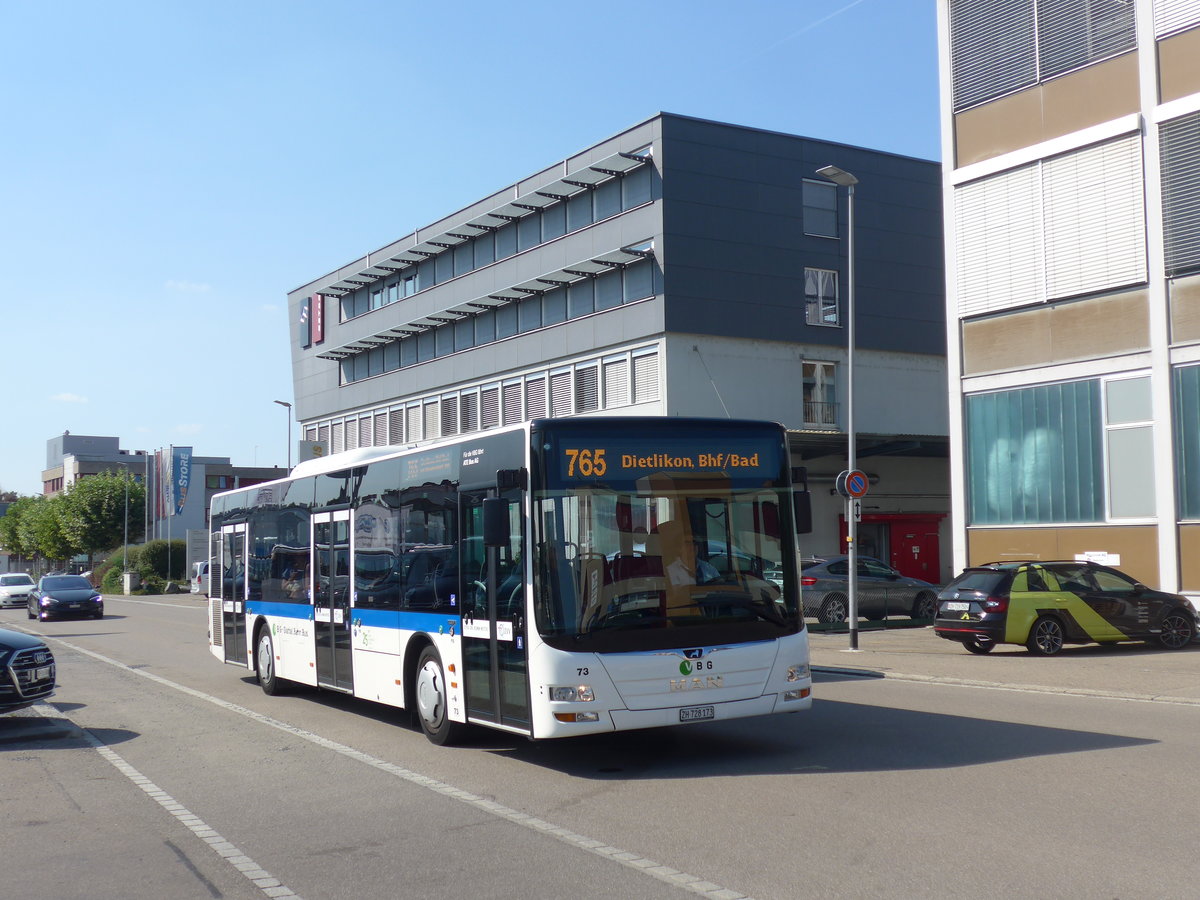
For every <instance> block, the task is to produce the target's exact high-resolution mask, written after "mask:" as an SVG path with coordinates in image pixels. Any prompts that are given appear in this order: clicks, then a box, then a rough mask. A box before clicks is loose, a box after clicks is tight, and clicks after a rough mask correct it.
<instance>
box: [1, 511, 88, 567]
mask: <svg viewBox="0 0 1200 900" xmlns="http://www.w3.org/2000/svg"><path fill="white" fill-rule="evenodd" d="M65 504H66V500H65V495H63V494H55V495H54V496H53V497H35V498H34V503H32V504H31V505H30V507H29V508H28V509H27V510H25V511H24V512H23V513H22V515H21V519H20V521H19V522H18V524H17V530H18V532H19V534H20V541H21V544H22V546H24V547H32V548H33V549H34V551H35V552H36V553H40V554H41V555H42V556H44V557H46V559H52V560H56V561H59V562H66V561H67V560H68V559H70V558H71V557H72V556H74V555H75V554H76V553H79V552H81V551H80V548H79V547H78V546H76V545H75V544H73V543H71V539H70V537H69V536H68V535H67V534H66V531H65V529H64V528H63V520H64V515H63V514H64V511H65V510H64V507H65ZM11 508H12V507H9V509H11Z"/></svg>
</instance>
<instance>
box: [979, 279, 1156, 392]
mask: <svg viewBox="0 0 1200 900" xmlns="http://www.w3.org/2000/svg"><path fill="white" fill-rule="evenodd" d="M1149 342H1150V325H1149V316H1148V311H1147V295H1146V291H1145V290H1141V289H1139V290H1136V291H1127V292H1126V293H1123V294H1113V295H1109V296H1105V297H1094V298H1092V299H1089V300H1077V301H1074V302H1069V303H1059V304H1057V305H1054V306H1042V307H1038V308H1037V309H1028V310H1022V311H1020V312H1014V313H1009V314H1007V315H1000V316H995V317H993V318H989V319H977V320H975V321H971V322H964V323H963V326H962V353H963V374H964V375H979V374H981V373H983V372H1002V371H1006V370H1012V369H1025V368H1029V367H1030V366H1035V365H1047V364H1050V363H1057V362H1068V361H1071V360H1079V359H1093V358H1096V357H1099V356H1108V355H1111V354H1114V353H1128V352H1131V351H1136V350H1144V349H1145V348H1146V347H1148V346H1149Z"/></svg>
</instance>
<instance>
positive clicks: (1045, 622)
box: [1025, 616, 1064, 656]
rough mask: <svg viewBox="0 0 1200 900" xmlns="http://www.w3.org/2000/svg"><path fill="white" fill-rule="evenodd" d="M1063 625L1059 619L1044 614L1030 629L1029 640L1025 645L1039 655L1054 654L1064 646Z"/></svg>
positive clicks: (1031, 651)
mask: <svg viewBox="0 0 1200 900" xmlns="http://www.w3.org/2000/svg"><path fill="white" fill-rule="evenodd" d="M1063 638H1064V635H1063V627H1062V623H1061V622H1059V621H1058V619H1055V618H1052V617H1050V616H1042V617H1041V618H1040V619H1038V620H1037V621H1036V622H1034V623H1033V627H1032V628H1031V629H1029V640H1027V641H1026V642H1025V646H1026V647H1028V648H1029V652H1030V653H1036V654H1037V655H1038V656H1053V655H1054V654H1055V653H1057V652H1058V651H1059V650H1061V649H1062V648H1063Z"/></svg>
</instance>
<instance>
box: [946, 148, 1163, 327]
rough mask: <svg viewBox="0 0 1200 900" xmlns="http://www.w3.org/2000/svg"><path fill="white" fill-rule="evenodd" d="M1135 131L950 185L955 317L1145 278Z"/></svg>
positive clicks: (1143, 224) (1142, 207)
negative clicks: (1028, 163) (967, 182)
mask: <svg viewBox="0 0 1200 900" xmlns="http://www.w3.org/2000/svg"><path fill="white" fill-rule="evenodd" d="M1141 154H1142V151H1141V138H1140V135H1137V134H1132V135H1128V136H1125V137H1120V138H1117V139H1115V140H1112V141H1106V142H1104V143H1101V144H1094V145H1092V146H1090V147H1084V148H1082V149H1080V150H1076V151H1072V152H1070V153H1064V154H1062V155H1061V156H1055V157H1051V158H1049V159H1045V160H1041V161H1039V162H1036V163H1033V164H1032V165H1028V166H1021V167H1020V168H1016V169H1011V170H1009V171H1007V172H1000V173H998V174H996V175H993V176H990V177H988V178H982V179H980V180H979V181H973V182H970V183H969V184H964V185H960V186H959V187H957V188H955V192H954V218H955V223H956V228H955V241H956V250H957V253H956V270H955V279H956V289H957V295H958V311H959V315H961V316H971V315H977V314H980V313H986V312H993V311H996V310H1001V309H1009V308H1012V307H1015V306H1021V305H1024V304H1027V303H1037V302H1043V301H1046V300H1057V299H1063V298H1066V297H1072V296H1080V295H1083V294H1088V293H1095V292H1098V291H1106V290H1113V289H1115V288H1119V287H1125V286H1128V285H1133V284H1140V283H1143V282H1145V280H1146V214H1145V200H1144V193H1143V189H1142V155H1141Z"/></svg>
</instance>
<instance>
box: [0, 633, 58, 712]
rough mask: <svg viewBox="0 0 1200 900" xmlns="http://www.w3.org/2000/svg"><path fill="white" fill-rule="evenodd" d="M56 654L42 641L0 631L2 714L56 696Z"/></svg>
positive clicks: (20, 634) (30, 636)
mask: <svg viewBox="0 0 1200 900" xmlns="http://www.w3.org/2000/svg"><path fill="white" fill-rule="evenodd" d="M54 677H55V669H54V654H53V653H51V652H50V648H49V647H47V646H46V645H45V644H44V643H43V642H42V641H41V640H39V639H38V638H36V637H34V636H33V635H29V634H23V633H22V632H20V631H10V630H9V629H7V628H0V712H11V711H12V710H14V709H21V708H22V707H26V706H32V705H33V704H34V703H36V702H37V701H38V700H45V699H46V698H47V697H49V696H50V695H51V694H53V693H54Z"/></svg>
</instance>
